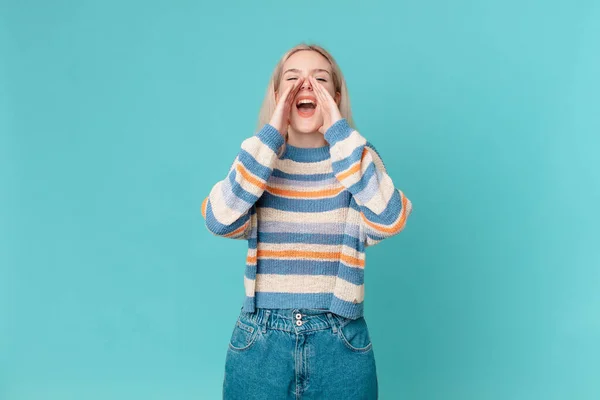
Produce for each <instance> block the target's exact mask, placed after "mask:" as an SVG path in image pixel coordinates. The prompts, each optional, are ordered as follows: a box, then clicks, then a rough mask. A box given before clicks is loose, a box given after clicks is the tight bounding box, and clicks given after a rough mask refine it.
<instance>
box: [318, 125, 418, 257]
mask: <svg viewBox="0 0 600 400" xmlns="http://www.w3.org/2000/svg"><path fill="white" fill-rule="evenodd" d="M325 140H327V142H329V146H330V154H331V164H332V167H333V172H334V174H335V176H336V178H337V179H338V180H339V181H340V183H341V184H342V185H343V186H344V187H345V188H346V189H348V191H349V192H350V193H351V194H352V197H353V198H354V200H355V201H356V204H357V205H358V207H359V209H360V215H361V232H363V241H364V242H365V244H366V246H371V245H374V244H376V243H379V242H380V241H381V240H383V239H385V238H388V237H390V236H393V235H396V234H398V233H400V231H401V230H402V229H403V228H404V226H405V224H406V219H407V218H408V216H409V215H410V213H411V211H412V203H411V202H410V200H408V198H407V197H405V196H404V193H403V192H402V191H401V190H399V189H397V188H395V186H394V183H393V182H392V179H391V178H390V176H389V175H388V174H387V172H386V168H385V166H384V164H383V160H382V159H381V157H380V156H379V153H378V152H377V150H375V147H373V145H372V144H371V143H369V142H367V140H366V139H365V138H364V137H363V136H362V135H361V134H360V133H359V132H358V131H357V130H355V129H353V128H352V127H351V126H350V125H349V124H348V121H347V120H346V119H345V118H342V119H341V120H338V121H337V122H335V123H334V124H333V125H331V126H330V127H329V129H327V131H326V132H325Z"/></svg>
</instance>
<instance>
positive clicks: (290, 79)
mask: <svg viewBox="0 0 600 400" xmlns="http://www.w3.org/2000/svg"><path fill="white" fill-rule="evenodd" d="M295 79H298V78H287V79H286V80H287V81H293V80H295Z"/></svg>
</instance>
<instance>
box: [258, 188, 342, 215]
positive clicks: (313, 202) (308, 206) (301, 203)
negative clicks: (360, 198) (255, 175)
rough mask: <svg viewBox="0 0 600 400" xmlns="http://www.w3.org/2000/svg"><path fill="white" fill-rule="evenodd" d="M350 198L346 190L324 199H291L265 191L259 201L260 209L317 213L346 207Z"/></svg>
mask: <svg viewBox="0 0 600 400" xmlns="http://www.w3.org/2000/svg"><path fill="white" fill-rule="evenodd" d="M351 197H352V194H351V193H350V192H349V191H347V190H344V191H342V192H340V193H339V194H338V195H337V196H335V197H330V198H325V199H292V198H288V197H280V196H277V195H274V194H271V193H269V192H268V191H265V192H264V193H263V195H262V196H261V198H260V200H259V201H260V206H261V207H271V208H275V209H278V210H288V211H290V210H292V211H296V212H318V211H331V210H336V209H338V208H342V207H347V206H348V204H349V202H350V198H351Z"/></svg>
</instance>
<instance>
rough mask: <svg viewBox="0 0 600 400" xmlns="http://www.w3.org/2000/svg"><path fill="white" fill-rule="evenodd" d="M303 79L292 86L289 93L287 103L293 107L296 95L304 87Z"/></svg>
mask: <svg viewBox="0 0 600 400" xmlns="http://www.w3.org/2000/svg"><path fill="white" fill-rule="evenodd" d="M302 82H303V79H298V80H297V81H296V82H295V83H294V85H292V86H290V91H289V92H288V93H287V97H286V102H287V103H288V104H289V105H291V104H292V103H293V102H294V98H296V94H297V93H298V90H299V89H300V87H302Z"/></svg>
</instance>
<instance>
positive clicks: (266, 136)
mask: <svg viewBox="0 0 600 400" xmlns="http://www.w3.org/2000/svg"><path fill="white" fill-rule="evenodd" d="M256 136H257V137H258V138H259V139H260V141H261V142H263V143H264V144H266V145H267V146H269V147H270V148H271V150H273V151H274V152H275V153H277V151H278V150H279V148H280V147H281V145H283V143H284V142H285V139H284V138H283V136H281V133H279V131H278V130H277V129H275V127H273V126H272V125H270V124H265V125H264V126H263V127H262V129H261V130H260V131H258V132H257V133H256Z"/></svg>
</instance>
